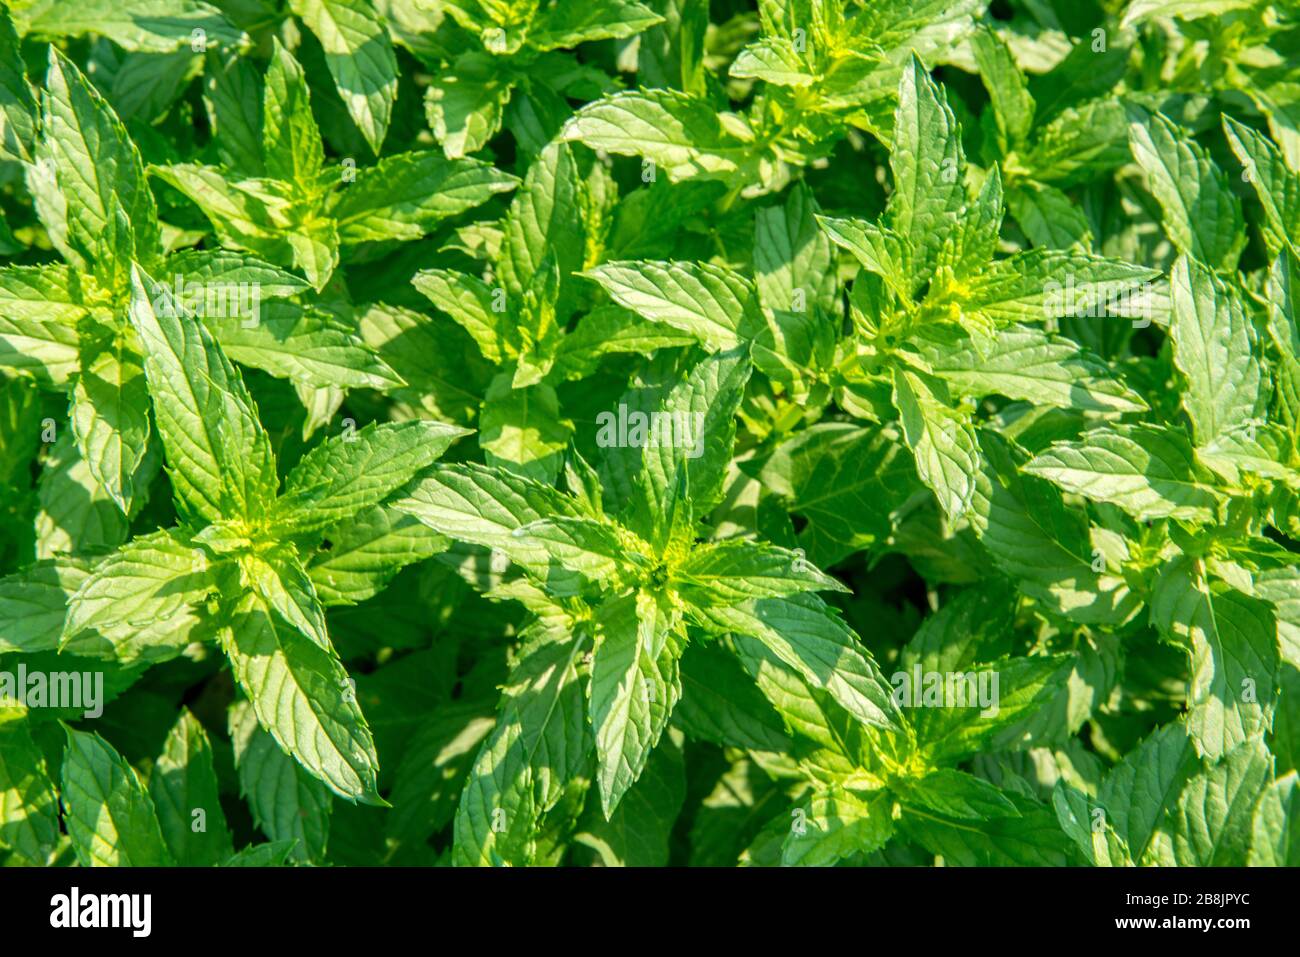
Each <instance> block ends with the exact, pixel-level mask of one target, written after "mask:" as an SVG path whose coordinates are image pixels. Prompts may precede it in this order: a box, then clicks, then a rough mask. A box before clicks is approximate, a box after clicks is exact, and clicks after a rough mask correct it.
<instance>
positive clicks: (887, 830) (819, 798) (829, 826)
mask: <svg viewBox="0 0 1300 957" xmlns="http://www.w3.org/2000/svg"><path fill="white" fill-rule="evenodd" d="M892 804H893V802H892V800H891V799H890V796H889V794H888V792H884V791H878V792H875V793H873V794H871V795H869V796H867V797H861V796H859V795H858V794H856V793H854V792H852V791H829V792H819V793H817V794H814V795H813V797H812V799H811V800H810V801H809V804H808V808H807V812H806V819H805V820H799V819H798V818H796V819H795V820H794V823H793V824H792V825H791V828H792V829H791V831H790V834H789V835H788V836H787V837H786V839H785V843H784V844H783V845H782V849H781V863H782V864H784V865H786V866H792V865H801V866H804V867H827V866H829V865H832V864H835V863H837V862H839V861H840V860H842V859H844V858H846V857H851V856H853V855H855V854H870V853H871V852H872V851H875V850H878V849H879V848H880V847H882V846H883V845H884V844H885V842H886V841H888V840H889V839H890V837H892V836H893V833H894V821H893V816H892V814H891V810H892ZM801 810H802V809H801Z"/></svg>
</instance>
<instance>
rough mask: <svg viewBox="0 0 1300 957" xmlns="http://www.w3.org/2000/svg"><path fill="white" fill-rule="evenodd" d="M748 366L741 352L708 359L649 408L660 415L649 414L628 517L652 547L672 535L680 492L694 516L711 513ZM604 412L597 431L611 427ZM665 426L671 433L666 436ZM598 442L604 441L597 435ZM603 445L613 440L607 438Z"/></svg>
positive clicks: (721, 485)
mask: <svg viewBox="0 0 1300 957" xmlns="http://www.w3.org/2000/svg"><path fill="white" fill-rule="evenodd" d="M750 371H751V367H750V363H749V360H748V356H747V355H746V354H745V352H744V351H742V350H740V349H734V350H731V351H728V352H720V353H717V354H714V355H710V356H706V357H705V358H703V359H701V360H700V361H698V362H697V363H695V365H694V366H693V367H692V368H691V370H690V372H689V373H687V374H686V375H685V376H684V377H683V378H682V380H681V381H680V382H678V383H677V384H676V385H674V386H673V387H672V388H671V389H670V390H669V391H668V394H667V395H666V396H665V397H664V398H663V400H662V402H660V403H659V405H658V408H656V409H655V410H654V413H657V414H658V416H659V418H658V419H657V420H656V419H655V418H654V413H652V414H651V416H650V418H649V426H650V427H649V433H648V434H647V435H646V436H645V440H644V443H643V445H642V448H641V450H640V451H641V461H642V471H641V472H640V473H639V474H638V475H637V477H636V479H635V483H636V489H635V493H634V494H635V499H634V501H635V502H636V503H637V504H636V505H635V506H634V513H633V515H631V516H628V519H629V523H630V525H631V527H632V528H633V529H634V530H636V531H640V532H643V533H644V536H645V537H647V538H649V539H651V541H652V544H654V545H656V546H657V547H662V546H663V545H665V544H666V543H667V542H668V540H669V539H670V538H671V537H672V533H673V526H674V521H675V517H676V516H677V515H679V514H682V513H681V508H682V506H684V505H685V502H683V501H682V498H683V495H684V497H685V500H686V501H687V502H689V503H690V507H691V509H692V510H693V513H694V514H696V515H702V514H705V513H707V512H708V511H710V510H711V509H712V508H713V506H714V505H716V504H717V502H718V500H719V499H720V498H721V497H722V493H723V488H724V478H725V471H726V463H727V461H728V460H729V459H730V458H731V452H732V446H733V444H734V441H735V435H736V425H735V416H736V410H737V409H738V408H739V407H740V404H741V401H742V399H743V398H744V394H745V385H746V383H747V382H748V381H749V376H750ZM606 415H607V416H609V417H611V418H612V413H605V415H602V416H599V417H598V424H601V420H602V419H603V420H604V424H603V425H602V428H601V433H602V434H605V433H606V430H611V431H612V428H611V426H612V422H610V421H609V420H608V419H606V418H605V416H606ZM666 423H667V424H666ZM665 431H667V432H668V433H669V434H670V437H669V439H668V440H667V441H665V436H664V432H665ZM628 434H629V436H631V435H632V430H631V428H629V430H628ZM596 441H597V444H598V445H600V444H602V439H601V437H600V435H598V436H597V440H596ZM603 444H605V445H606V446H607V447H609V446H611V445H616V444H617V443H616V442H612V441H609V439H608V436H607V435H606V439H605V440H604V442H603ZM628 444H633V443H631V442H630V441H629V443H628ZM647 519H649V521H648V522H647V521H646V520H647Z"/></svg>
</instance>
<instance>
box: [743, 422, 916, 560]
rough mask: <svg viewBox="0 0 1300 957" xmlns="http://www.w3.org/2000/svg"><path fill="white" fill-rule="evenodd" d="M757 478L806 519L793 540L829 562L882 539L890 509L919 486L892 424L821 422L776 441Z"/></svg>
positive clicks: (812, 556) (889, 529)
mask: <svg viewBox="0 0 1300 957" xmlns="http://www.w3.org/2000/svg"><path fill="white" fill-rule="evenodd" d="M760 477H761V479H762V481H763V484H764V485H765V486H766V487H768V488H769V489H771V490H772V491H773V492H775V493H776V494H777V495H779V496H780V497H781V498H782V499H784V500H785V502H786V503H787V505H788V506H789V508H790V509H791V510H792V511H795V512H797V513H799V514H800V515H802V516H804V518H806V519H807V520H808V526H807V528H805V530H804V531H803V533H802V534H801V535H800V536H799V542H800V544H801V545H802V546H803V547H804V549H805V550H806V551H807V553H808V557H809V559H810V560H812V561H814V562H816V563H818V564H820V565H830V564H833V563H834V562H836V561H839V560H840V559H841V558H843V557H844V556H845V555H848V554H849V553H850V552H853V551H856V550H857V549H860V548H868V547H870V546H872V545H873V544H876V543H878V542H883V541H884V540H885V539H886V538H888V537H889V535H890V534H891V532H892V531H893V522H892V520H891V517H890V516H891V513H892V512H893V510H894V509H896V508H898V507H899V506H901V505H902V504H903V503H904V501H906V500H907V498H908V497H909V496H910V495H911V494H912V493H913V492H914V491H916V490H917V489H918V488H920V487H921V485H920V482H919V481H918V480H917V478H916V466H915V463H914V461H913V458H912V456H911V454H910V453H909V451H908V450H907V448H906V447H905V446H904V445H903V444H902V442H901V436H899V435H898V434H897V433H896V432H892V431H887V430H884V429H878V428H870V429H864V428H861V427H859V426H855V425H850V424H849V423H846V422H820V423H818V424H816V425H814V426H812V427H811V428H808V429H804V430H802V431H800V432H796V433H795V434H794V435H792V436H791V437H790V438H789V439H787V440H785V441H784V442H782V443H781V444H780V445H779V446H777V448H776V451H775V452H774V453H773V454H772V457H771V458H770V459H768V461H767V463H766V464H765V465H764V466H763V470H762V473H761V476H760Z"/></svg>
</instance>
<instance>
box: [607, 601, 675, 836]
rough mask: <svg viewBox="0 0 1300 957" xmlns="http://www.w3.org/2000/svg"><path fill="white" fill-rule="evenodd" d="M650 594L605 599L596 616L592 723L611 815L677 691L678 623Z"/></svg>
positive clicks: (662, 725) (665, 719)
mask: <svg viewBox="0 0 1300 957" xmlns="http://www.w3.org/2000/svg"><path fill="white" fill-rule="evenodd" d="M674 617H675V616H673V614H672V613H671V612H670V611H669V610H668V608H667V607H665V604H664V603H663V602H662V601H661V600H659V599H657V598H656V597H655V596H653V595H651V594H649V593H648V592H634V593H631V594H628V595H625V596H623V597H621V598H618V599H615V600H612V601H609V602H607V603H606V604H605V605H603V606H602V607H601V610H600V613H599V615H598V617H597V621H596V648H595V653H594V658H593V661H592V666H591V723H592V727H593V728H594V729H595V734H596V755H597V763H598V765H599V767H598V769H597V772H596V781H597V783H598V784H599V785H600V804H601V808H602V810H603V811H604V812H605V818H606V819H607V820H608V819H609V818H610V816H611V814H612V813H613V811H614V808H615V807H617V806H618V803H619V801H620V800H621V799H622V797H623V795H624V793H625V792H626V791H627V789H628V788H629V787H631V786H632V784H633V782H635V781H636V779H637V778H638V777H639V776H640V774H641V771H642V770H643V769H644V768H645V766H646V761H647V760H648V758H649V756H650V751H651V749H652V748H653V747H654V746H655V745H656V744H657V743H658V742H659V736H660V735H661V734H663V730H664V728H665V726H666V725H667V724H668V718H669V716H670V715H671V714H672V710H673V707H674V705H676V703H677V699H678V698H679V697H680V696H681V678H680V675H679V665H678V659H679V658H680V657H681V653H682V646H683V644H684V635H683V634H682V633H681V625H680V622H679V620H674Z"/></svg>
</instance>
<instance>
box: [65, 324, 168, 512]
mask: <svg viewBox="0 0 1300 957" xmlns="http://www.w3.org/2000/svg"><path fill="white" fill-rule="evenodd" d="M79 366H80V373H79V374H78V376H77V384H76V385H75V386H74V388H73V392H72V430H73V434H74V435H76V437H77V446H78V448H80V450H81V454H82V457H83V458H84V459H85V461H86V467H87V468H88V469H89V470H90V474H91V476H92V477H94V479H95V480H96V481H97V482H99V484H101V485H103V486H104V489H105V490H106V491H107V492H108V495H109V497H110V498H112V499H113V501H114V502H116V503H117V506H118V508H120V509H121V510H122V511H123V513H124V514H126V515H131V514H132V512H133V509H134V506H135V504H136V501H137V496H138V495H140V494H141V493H142V492H143V491H144V490H143V489H142V488H140V487H139V485H140V484H141V483H139V482H137V481H136V473H137V472H138V471H139V470H140V466H141V463H142V462H143V461H144V458H145V452H146V449H147V447H148V442H149V432H150V428H149V392H148V390H147V389H146V388H145V375H144V368H143V366H142V365H141V363H140V359H139V357H138V356H137V355H136V354H135V353H134V352H132V351H130V350H128V349H127V348H126V347H125V346H124V345H123V344H122V343H120V342H118V343H115V344H112V345H109V344H106V343H103V342H87V341H86V340H85V339H83V340H82V343H81V358H80V362H79ZM148 478H152V475H148V476H146V480H147V479H148Z"/></svg>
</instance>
